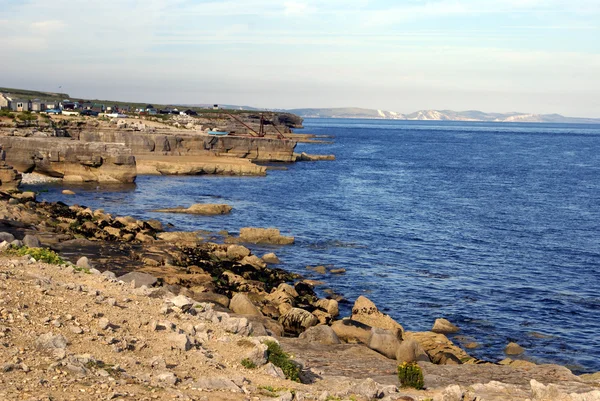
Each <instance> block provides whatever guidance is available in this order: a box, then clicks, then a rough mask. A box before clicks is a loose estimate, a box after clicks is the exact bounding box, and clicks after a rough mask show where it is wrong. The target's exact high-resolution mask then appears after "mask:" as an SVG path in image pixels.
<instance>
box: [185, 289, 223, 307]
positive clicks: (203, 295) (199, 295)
mask: <svg viewBox="0 0 600 401" xmlns="http://www.w3.org/2000/svg"><path fill="white" fill-rule="evenodd" d="M193 299H194V301H196V302H210V303H212V304H217V305H220V306H222V307H224V308H229V302H230V300H229V298H227V296H226V295H223V294H217V293H215V292H194V296H193Z"/></svg>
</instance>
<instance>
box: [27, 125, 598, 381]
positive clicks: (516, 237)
mask: <svg viewBox="0 0 600 401" xmlns="http://www.w3.org/2000/svg"><path fill="white" fill-rule="evenodd" d="M304 126H305V128H304V129H301V130H297V131H296V132H299V133H312V134H316V135H319V136H320V138H319V139H320V140H322V141H324V142H329V143H319V144H299V145H298V147H297V151H298V152H302V151H305V152H307V153H313V154H335V156H336V160H335V161H322V162H301V163H295V164H286V165H283V167H285V168H286V169H280V168H281V167H282V166H281V165H280V166H278V168H277V169H273V170H270V171H269V172H268V175H267V176H266V177H221V176H167V177H162V176H140V177H138V179H137V185H135V186H128V187H99V186H96V185H92V186H83V187H80V188H77V187H76V188H73V187H72V186H70V188H71V189H74V190H75V192H76V195H74V196H68V197H67V196H65V195H62V194H61V190H62V189H63V187H62V186H60V185H56V184H45V185H36V186H32V187H31V188H30V189H33V190H36V191H39V192H40V193H39V198H40V199H42V200H49V201H58V200H62V201H64V202H67V203H69V204H80V205H86V206H89V207H92V208H94V209H96V208H103V209H105V210H106V211H107V212H110V213H113V214H118V215H131V216H135V217H138V218H144V219H149V218H156V219H159V220H161V221H162V222H163V223H165V224H168V223H170V224H172V226H171V228H170V229H172V230H209V231H213V232H218V231H220V230H227V231H229V232H230V233H232V234H235V233H237V232H239V230H240V228H241V227H247V226H254V227H277V228H279V229H280V230H281V232H282V233H283V234H285V235H293V236H294V237H295V238H296V242H295V244H294V245H292V246H284V247H265V246H251V248H252V249H253V251H254V252H255V253H257V254H258V255H262V254H263V253H265V252H275V253H276V254H277V255H278V256H279V257H280V259H281V260H282V262H283V263H282V265H281V267H282V268H285V269H288V270H291V271H294V272H297V273H300V274H302V275H304V276H305V277H307V278H311V279H316V280H321V281H323V282H324V283H325V285H324V286H322V287H318V291H319V293H320V294H321V295H326V294H325V292H324V290H325V289H331V290H333V291H334V292H335V293H337V294H340V295H341V296H343V297H344V298H345V299H346V300H347V301H346V302H342V303H341V311H342V315H343V316H344V315H345V316H348V315H349V314H350V311H351V308H352V303H353V302H354V300H355V299H356V298H357V297H358V296H360V295H364V296H366V297H368V298H369V299H371V300H372V301H373V302H375V304H376V305H377V306H378V307H379V308H380V309H381V310H382V311H384V312H385V313H388V314H390V315H391V316H392V317H393V318H394V319H396V320H397V321H398V322H399V323H401V324H402V325H403V326H404V328H405V329H406V330H413V331H421V330H430V329H431V328H432V325H433V323H434V321H435V319H436V318H440V317H444V318H446V319H448V320H450V321H451V322H453V323H454V324H456V325H458V326H459V327H460V329H461V331H460V333H458V334H457V335H454V336H450V337H451V338H453V339H454V341H455V342H457V343H458V344H463V345H464V344H466V343H468V342H476V343H477V344H478V345H479V346H478V347H477V348H475V349H469V350H468V352H469V353H470V354H471V355H473V356H475V357H478V358H482V359H485V360H489V361H493V362H497V361H500V360H502V359H504V358H505V357H506V355H504V351H503V350H504V347H505V346H506V344H508V343H509V342H511V341H516V342H517V343H519V344H520V345H522V346H523V347H524V348H525V349H526V352H525V354H524V355H522V356H521V358H522V359H526V360H530V361H534V362H536V363H557V364H562V365H565V366H567V367H569V368H570V369H572V370H573V371H574V372H576V373H585V372H595V371H600V351H599V350H600V336H599V335H598V332H599V331H600V288H599V287H600V125H584V124H573V125H570V124H536V123H522V124H521V123H480V122H440V121H392V120H355V119H306V120H305V123H304ZM201 202H207V203H227V204H229V205H231V206H233V208H234V209H233V211H232V213H231V214H230V215H223V216H212V217H204V216H191V215H178V214H164V213H155V212H152V210H153V209H157V208H163V207H175V206H189V205H191V204H193V203H201ZM316 265H325V266H328V267H333V268H343V269H346V272H345V273H344V274H326V275H321V274H318V273H316V272H314V271H313V270H310V269H307V266H316Z"/></svg>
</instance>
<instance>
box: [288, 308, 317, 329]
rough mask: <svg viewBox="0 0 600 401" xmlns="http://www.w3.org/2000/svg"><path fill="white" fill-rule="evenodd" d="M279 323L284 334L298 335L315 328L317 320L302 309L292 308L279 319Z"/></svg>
mask: <svg viewBox="0 0 600 401" xmlns="http://www.w3.org/2000/svg"><path fill="white" fill-rule="evenodd" d="M279 323H281V325H282V326H283V329H284V330H285V331H286V332H288V333H293V334H300V333H302V332H304V331H305V330H306V329H308V328H309V327H312V326H316V325H317V323H319V320H318V319H317V317H316V316H315V315H313V314H312V313H310V312H308V311H305V310H304V309H300V308H292V309H290V310H289V311H287V312H286V313H285V314H283V315H281V316H280V317H279Z"/></svg>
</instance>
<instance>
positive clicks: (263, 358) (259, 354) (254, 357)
mask: <svg viewBox="0 0 600 401" xmlns="http://www.w3.org/2000/svg"><path fill="white" fill-rule="evenodd" d="M267 349H268V348H267V346H266V345H264V344H257V345H256V346H254V347H252V349H251V350H250V351H248V352H247V353H246V355H244V359H246V358H247V359H249V360H250V361H251V362H252V363H253V364H255V365H256V366H262V365H264V364H266V363H267V357H268V355H267Z"/></svg>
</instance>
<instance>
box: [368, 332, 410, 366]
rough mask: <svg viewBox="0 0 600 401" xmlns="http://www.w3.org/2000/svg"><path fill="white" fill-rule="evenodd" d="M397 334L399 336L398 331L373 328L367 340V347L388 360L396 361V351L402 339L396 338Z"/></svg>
mask: <svg viewBox="0 0 600 401" xmlns="http://www.w3.org/2000/svg"><path fill="white" fill-rule="evenodd" d="M398 334H401V332H400V331H398V330H394V331H391V330H386V329H380V328H377V327H373V328H372V329H371V334H370V335H369V338H368V339H367V346H368V347H369V348H371V349H372V350H374V351H377V352H379V353H380V354H382V355H385V356H387V357H388V358H390V359H396V350H397V349H398V347H399V346H400V342H401V341H402V337H400V338H398Z"/></svg>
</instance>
